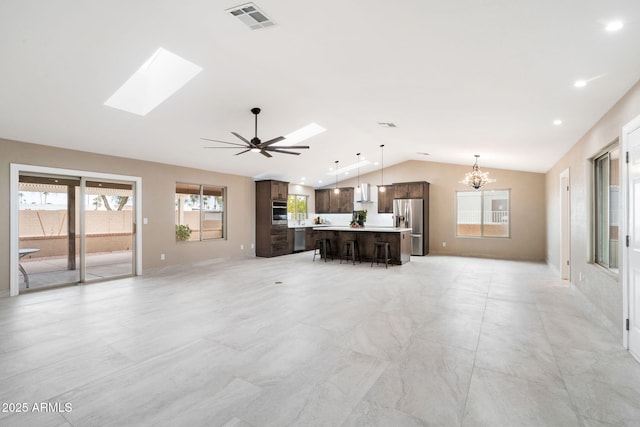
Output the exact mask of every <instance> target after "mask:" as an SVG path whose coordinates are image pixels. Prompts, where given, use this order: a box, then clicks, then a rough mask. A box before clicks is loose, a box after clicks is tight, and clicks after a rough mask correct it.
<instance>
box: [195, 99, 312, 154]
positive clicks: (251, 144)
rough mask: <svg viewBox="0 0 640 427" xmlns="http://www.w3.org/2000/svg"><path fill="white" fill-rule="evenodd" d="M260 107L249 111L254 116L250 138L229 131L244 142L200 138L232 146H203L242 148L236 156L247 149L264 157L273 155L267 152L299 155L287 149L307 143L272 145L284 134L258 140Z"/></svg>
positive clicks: (304, 146)
mask: <svg viewBox="0 0 640 427" xmlns="http://www.w3.org/2000/svg"><path fill="white" fill-rule="evenodd" d="M260 111H261V110H260V108H258V107H254V108H252V109H251V113H252V114H253V115H254V116H255V121H254V130H255V133H254V136H253V138H251V140H248V139H246V138H245V137H243V136H242V135H240V134H239V133H237V132H231V134H232V135H233V136H235V137H236V138H238V139H239V140H241V141H242V142H244V144H240V143H237V142H228V141H220V140H218V139H209V138H201V139H203V140H205V141H213V142H220V143H222V144H227V145H232V146H233V147H205V148H236V149H238V148H244V150H243V151H240V152H239V153H236V154H235V155H236V156H238V155H240V154H243V153H246V152H248V151H251V152H253V153H260V154H262V155H263V156H265V157H273V156H272V155H271V154H269V153H282V154H293V155H296V156H298V155H300V153H297V152H295V151H288V150H304V149H308V148H309V146H308V145H278V146H273V144H275V143H277V142H280V141H284V140H285V139H286V138H285V137H284V136H278V137H276V138H273V139H270V140H268V141H265V142H262V141H261V140H260V138H258V114H260Z"/></svg>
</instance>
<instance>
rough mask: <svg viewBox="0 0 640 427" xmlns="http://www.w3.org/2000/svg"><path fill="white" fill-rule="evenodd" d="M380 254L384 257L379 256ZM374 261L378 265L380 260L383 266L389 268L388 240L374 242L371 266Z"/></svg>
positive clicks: (389, 248)
mask: <svg viewBox="0 0 640 427" xmlns="http://www.w3.org/2000/svg"><path fill="white" fill-rule="evenodd" d="M382 254H384V257H382V256H381V255H382ZM374 261H375V262H376V265H378V263H379V262H380V261H384V268H389V263H390V262H391V244H390V243H389V242H375V243H374V247H373V259H372V260H371V267H373V262H374Z"/></svg>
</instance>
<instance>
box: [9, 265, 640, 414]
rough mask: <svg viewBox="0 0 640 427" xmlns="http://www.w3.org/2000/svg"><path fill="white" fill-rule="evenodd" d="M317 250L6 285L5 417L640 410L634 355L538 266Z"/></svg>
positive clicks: (639, 379)
mask: <svg viewBox="0 0 640 427" xmlns="http://www.w3.org/2000/svg"><path fill="white" fill-rule="evenodd" d="M311 259H312V255H311V253H310V252H306V253H300V254H294V255H289V256H285V257H279V258H272V259H261V258H253V259H245V260H215V261H212V262H207V263H200V264H198V265H194V266H179V267H171V268H166V269H164V270H162V271H154V272H148V273H147V274H146V275H145V276H143V277H136V278H128V279H122V280H117V281H112V282H104V283H97V284H93V285H87V286H76V287H70V288H63V289H56V290H50V291H43V292H36V293H30V294H26V295H22V296H19V297H16V298H4V299H0V402H2V403H3V405H4V404H10V403H14V404H15V403H26V404H27V407H28V409H29V411H28V412H27V413H16V412H13V413H12V412H11V411H9V412H0V425H8V426H22V425H24V426H69V425H71V426H125V425H132V426H147V425H149V426H151V425H153V426H156V425H167V426H183V425H184V426H200V425H202V426H255V427H258V426H365V425H367V426H394V427H397V426H465V427H466V426H492V427H495V426H585V427H595V426H599V427H603V426H637V425H640V364H639V363H638V362H636V361H635V360H634V359H633V358H632V357H631V356H630V355H629V353H627V352H626V351H625V350H624V349H623V348H622V347H621V343H620V342H619V340H618V339H616V338H614V337H612V336H611V335H610V334H609V333H608V332H607V331H606V330H605V329H604V328H602V327H600V326H599V325H598V324H597V323H596V322H594V321H593V320H592V319H590V318H589V316H588V314H586V313H587V310H586V308H585V307H582V306H581V303H582V301H583V300H582V299H581V298H579V297H578V296H577V295H576V294H575V291H574V290H573V289H571V288H570V287H569V286H568V284H567V283H566V282H563V281H560V280H557V279H555V276H556V274H555V273H554V272H553V271H551V270H550V269H549V268H548V267H547V266H545V265H544V264H537V263H526V262H515V261H500V260H484V259H473V258H457V257H432V256H428V257H412V262H411V263H409V264H406V265H404V266H394V267H392V268H389V269H388V270H386V269H384V268H383V267H380V268H375V267H374V268H371V267H369V265H368V264H366V263H365V264H361V265H356V266H353V265H351V264H342V265H340V264H339V263H338V262H337V261H335V262H328V263H324V262H312V261H311ZM43 402H44V403H45V404H47V403H49V404H50V405H49V407H47V408H45V410H42V411H34V408H33V405H34V404H37V405H40V404H41V403H43ZM65 404H70V405H71V408H70V409H71V410H70V411H69V410H68V409H69V408H65V406H64V405H65ZM37 408H40V406H37ZM0 409H10V408H0ZM14 409H15V408H14Z"/></svg>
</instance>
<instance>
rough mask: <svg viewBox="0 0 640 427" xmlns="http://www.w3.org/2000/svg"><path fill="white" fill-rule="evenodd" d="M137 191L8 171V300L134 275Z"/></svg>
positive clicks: (127, 184) (53, 174)
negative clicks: (32, 293) (9, 193)
mask: <svg viewBox="0 0 640 427" xmlns="http://www.w3.org/2000/svg"><path fill="white" fill-rule="evenodd" d="M140 185H141V180H140V178H139V177H129V176H119V175H110V174H102V173H93V172H86V171H73V170H63V169H55V168H45V167H37V166H29V165H16V164H12V165H11V200H12V203H11V206H12V211H11V254H10V256H11V263H12V268H11V270H12V272H11V276H10V294H11V295H17V294H19V293H20V292H25V291H28V290H34V289H43V288H50V287H54V286H63V285H73V284H79V283H88V282H93V281H99V280H107V279H113V278H119V277H125V276H131V275H137V274H140V273H141V271H140V267H141V257H140V247H141V242H142V240H141V236H140V234H139V233H138V232H137V228H136V224H137V223H138V222H139V220H140V216H141V214H140V205H141V204H140Z"/></svg>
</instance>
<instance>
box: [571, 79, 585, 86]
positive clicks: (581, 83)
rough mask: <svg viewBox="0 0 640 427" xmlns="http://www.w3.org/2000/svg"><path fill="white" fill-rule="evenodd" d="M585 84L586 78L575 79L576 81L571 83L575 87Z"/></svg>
mask: <svg viewBox="0 0 640 427" xmlns="http://www.w3.org/2000/svg"><path fill="white" fill-rule="evenodd" d="M586 85H587V81H586V80H576V82H575V83H574V84H573V86H575V87H585V86H586Z"/></svg>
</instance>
